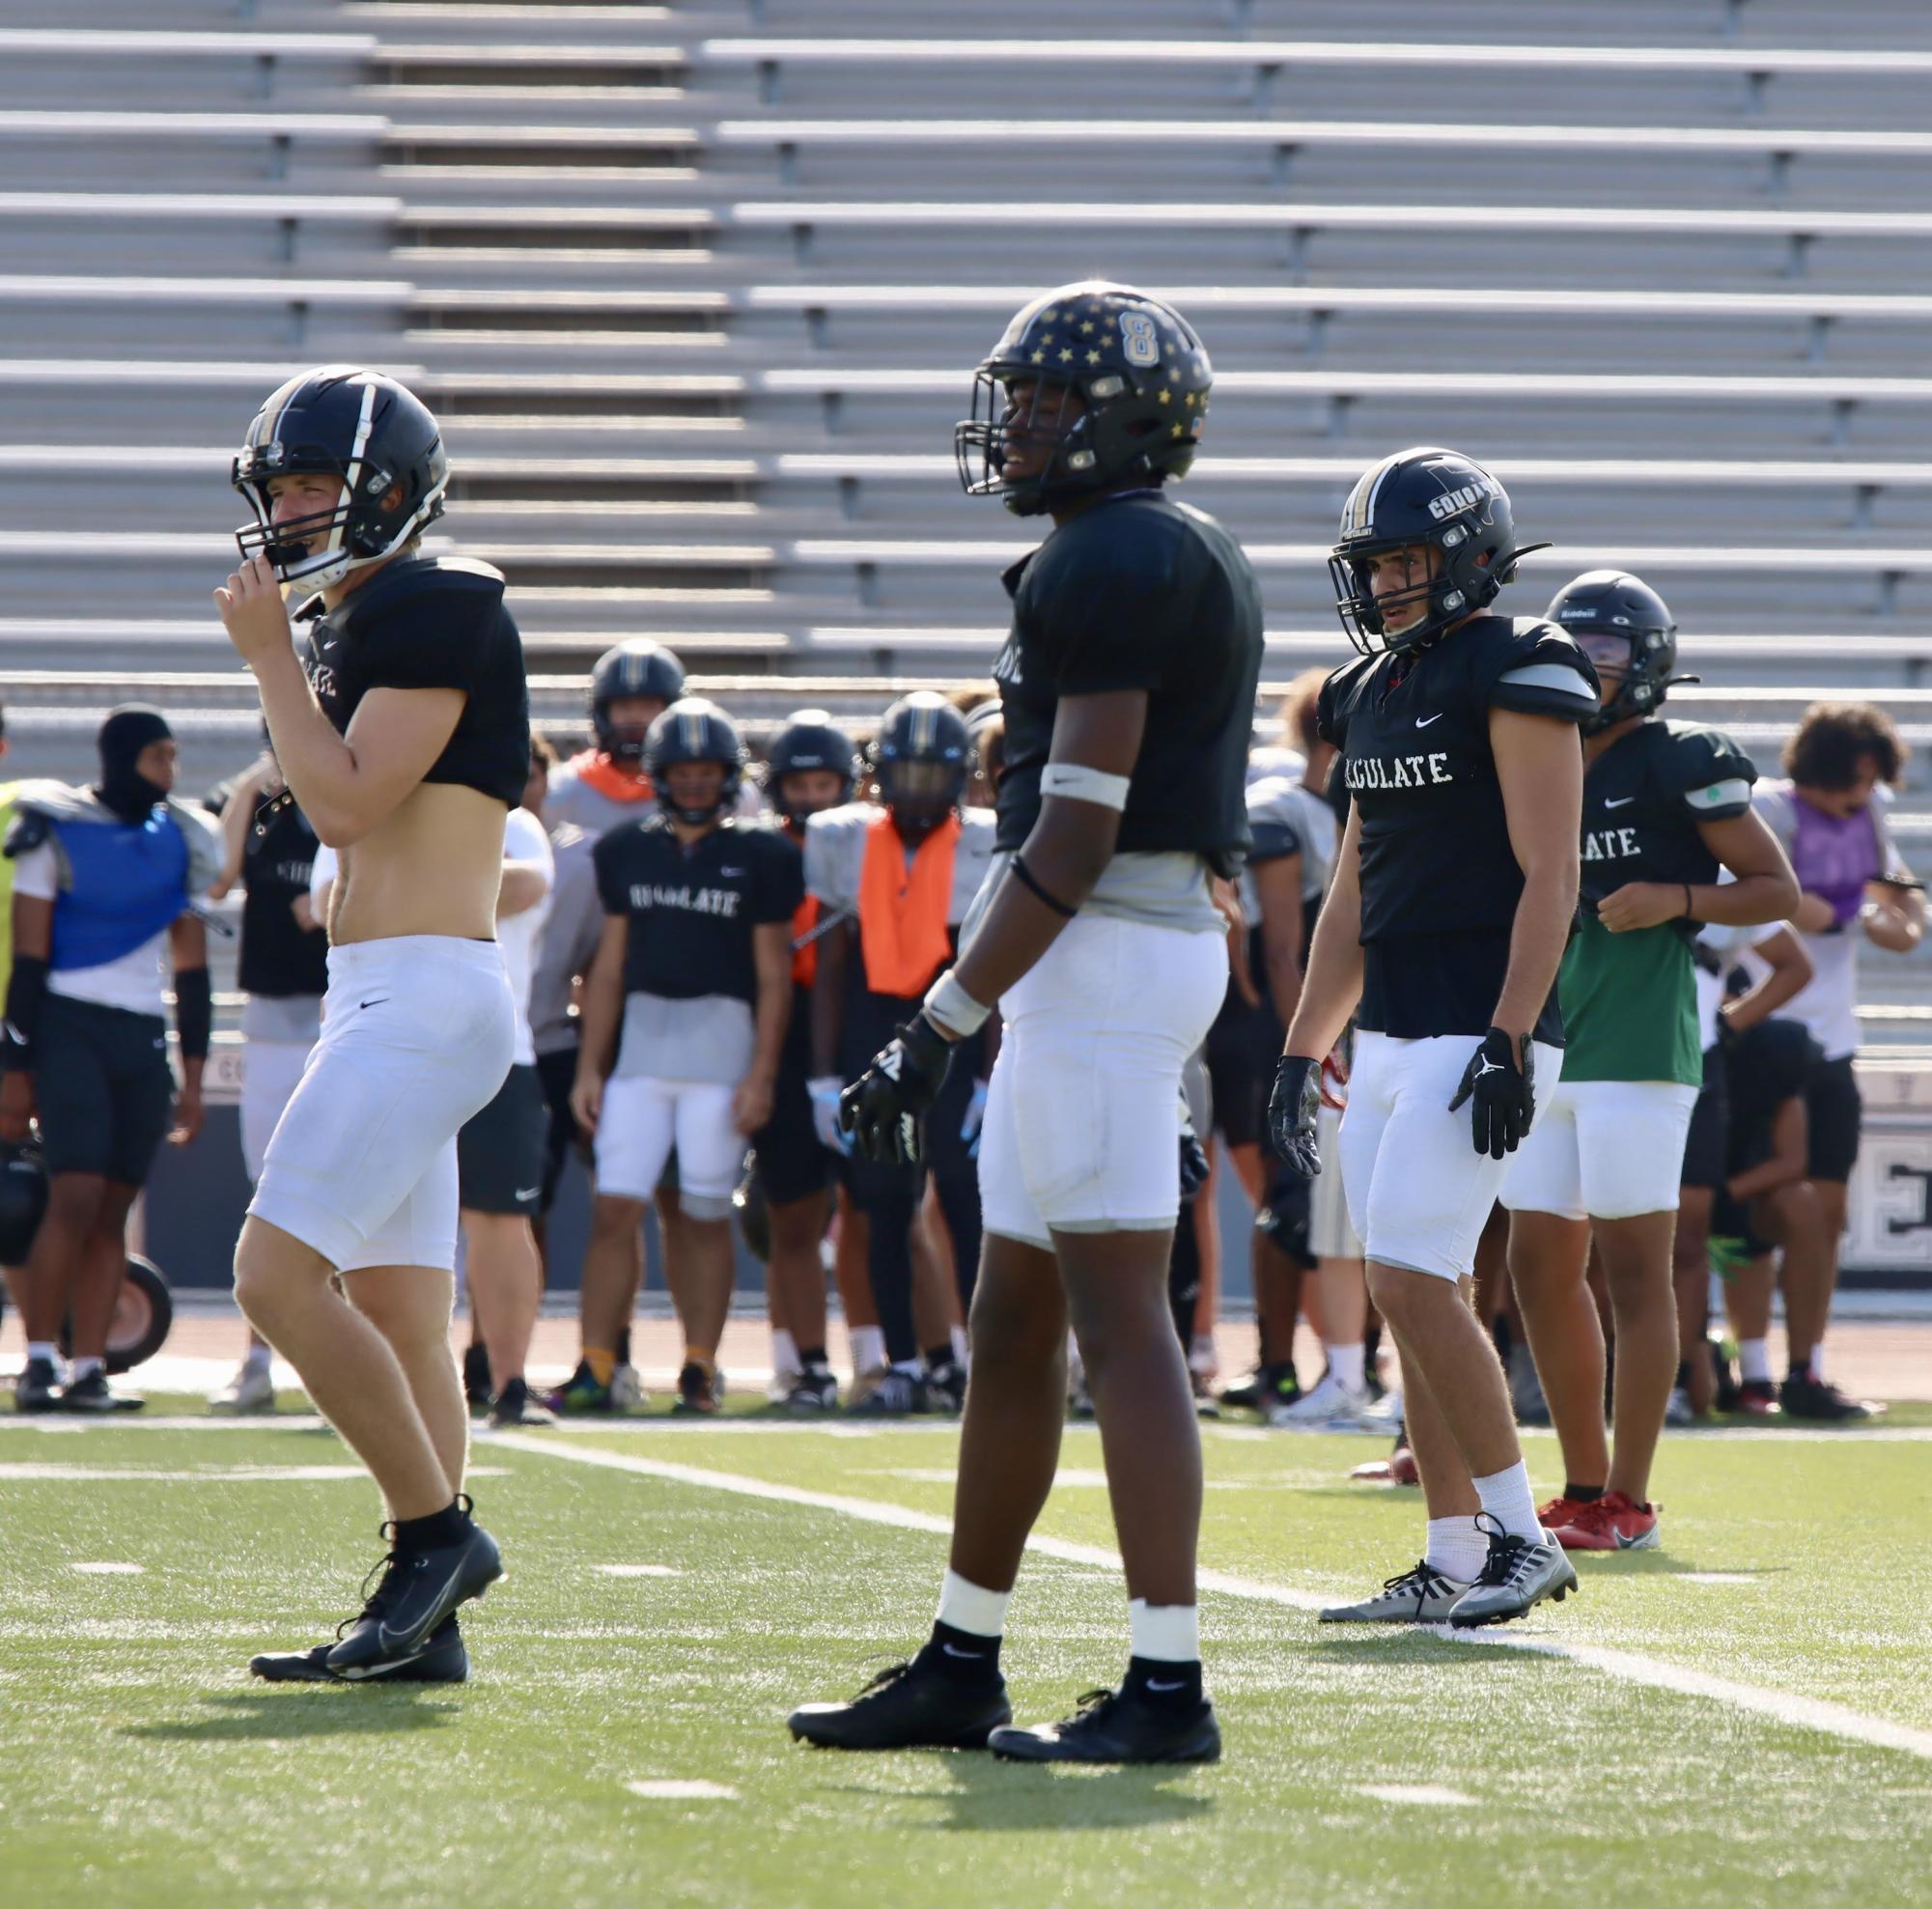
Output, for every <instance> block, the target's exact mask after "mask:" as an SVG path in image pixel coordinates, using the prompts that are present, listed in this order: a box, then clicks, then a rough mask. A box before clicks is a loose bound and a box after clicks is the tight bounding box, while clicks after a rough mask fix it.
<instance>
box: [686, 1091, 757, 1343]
mask: <svg viewBox="0 0 1932 1909" xmlns="http://www.w3.org/2000/svg"><path fill="white" fill-rule="evenodd" d="M732 1092H733V1089H732V1086H731V1084H730V1083H729V1082H726V1081H684V1082H681V1083H680V1085H679V1087H678V1093H677V1102H676V1115H677V1133H678V1203H679V1206H680V1208H681V1209H682V1211H683V1229H682V1230H683V1239H682V1241H681V1245H682V1247H683V1249H684V1262H685V1274H684V1291H683V1295H682V1297H681V1298H680V1300H679V1306H678V1316H679V1318H680V1319H681V1320H682V1321H683V1322H684V1329H685V1344H686V1353H687V1355H695V1356H697V1357H699V1358H700V1359H702V1360H703V1361H706V1362H710V1363H711V1364H714V1365H715V1363H716V1362H717V1348H718V1342H719V1341H720V1340H721V1339H722V1338H723V1337H724V1322H725V1319H726V1318H727V1317H728V1315H729V1314H730V1311H731V1283H732V1251H731V1194H732V1189H733V1188H734V1187H735V1186H736V1185H737V1184H738V1179H739V1175H740V1173H741V1172H742V1168H743V1165H744V1151H745V1141H744V1137H743V1136H742V1134H740V1133H739V1131H738V1129H737V1127H736V1126H734V1125H733V1122H732V1115H731V1098H732Z"/></svg>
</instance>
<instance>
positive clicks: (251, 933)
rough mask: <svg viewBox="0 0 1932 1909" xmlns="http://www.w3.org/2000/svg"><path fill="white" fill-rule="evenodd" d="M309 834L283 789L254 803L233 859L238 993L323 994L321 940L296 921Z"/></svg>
mask: <svg viewBox="0 0 1932 1909" xmlns="http://www.w3.org/2000/svg"><path fill="white" fill-rule="evenodd" d="M315 859H316V831H315V830H314V829H313V828H310V827H309V819H308V817H307V816H305V815H304V814H303V813H302V812H301V810H300V809H299V808H297V807H296V806H295V799H294V796H293V795H292V794H290V792H289V791H288V790H287V789H284V790H283V791H282V792H281V794H280V795H278V796H271V797H269V798H267V799H266V800H261V801H258V802H257V803H256V806H255V816H254V820H253V821H252V823H251V824H250V826H249V829H248V838H247V841H246V843H245V844H244V845H243V848H242V852H241V880H242V882H243V883H244V884H246V885H245V888H244V892H243V894H242V897H241V955H240V959H239V961H238V964H237V974H236V978H237V979H238V981H239V982H240V984H241V989H242V992H243V993H244V994H250V995H262V996H266V997H275V998H280V997H289V996H295V995H322V994H325V993H327V991H328V935H327V933H326V932H325V931H324V930H323V929H321V928H304V927H302V925H301V924H300V923H299V922H298V921H296V919H295V914H294V905H295V903H296V901H297V900H298V899H300V898H301V897H303V896H305V895H306V894H307V893H308V892H309V877H310V875H311V874H312V873H313V872H314V868H315Z"/></svg>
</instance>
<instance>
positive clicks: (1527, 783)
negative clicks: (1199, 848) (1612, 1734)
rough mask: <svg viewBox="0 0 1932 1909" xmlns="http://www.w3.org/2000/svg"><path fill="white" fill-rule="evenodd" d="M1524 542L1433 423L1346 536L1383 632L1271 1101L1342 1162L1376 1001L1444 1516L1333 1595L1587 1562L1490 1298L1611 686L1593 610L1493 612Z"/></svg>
mask: <svg viewBox="0 0 1932 1909" xmlns="http://www.w3.org/2000/svg"><path fill="white" fill-rule="evenodd" d="M1522 554H1523V551H1522V549H1520V548H1519V547H1518V546H1517V544H1516V529H1515V523H1514V521H1513V518H1512V514H1511V511H1510V504H1509V498H1508V496H1507V494H1506V493H1505V492H1504V491H1503V489H1502V487H1501V485H1499V484H1498V482H1497V481H1496V479H1495V478H1494V477H1492V476H1491V475H1490V474H1489V472H1488V471H1486V470H1484V469H1483V468H1482V467H1481V466H1480V465H1478V464H1476V463H1472V462H1471V461H1470V459H1468V458H1466V457H1463V456H1461V455H1460V454H1459V453H1457V452H1455V451H1446V450H1439V449H1430V448H1420V449H1415V450H1408V451H1398V452H1397V453H1396V454H1395V455H1394V456H1392V457H1388V458H1385V459H1384V460H1383V461H1382V462H1381V463H1378V464H1377V465H1375V466H1374V468H1373V469H1371V470H1369V471H1367V472H1366V473H1365V474H1364V475H1363V476H1362V478H1361V480H1360V481H1359V482H1358V484H1357V485H1356V487H1355V489H1354V490H1353V491H1350V493H1349V497H1348V501H1347V503H1346V504H1345V505H1344V506H1343V508H1342V522H1341V536H1340V538H1339V540H1338V541H1337V543H1336V545H1335V547H1334V552H1333V555H1332V556H1331V557H1330V565H1329V568H1330V575H1331V576H1332V577H1333V579H1334V583H1335V587H1336V593H1337V603H1336V608H1337V610H1338V612H1339V614H1340V616H1341V620H1342V627H1343V629H1344V630H1345V631H1346V632H1348V635H1349V637H1350V639H1351V641H1352V642H1353V643H1354V644H1355V646H1356V648H1357V649H1358V650H1359V651H1360V652H1361V653H1362V654H1361V655H1360V656H1359V657H1358V659H1357V660H1355V661H1353V662H1350V663H1345V664H1344V665H1343V666H1342V667H1341V668H1340V669H1338V670H1337V671H1336V672H1335V673H1334V675H1332V676H1331V677H1330V679H1329V681H1328V683H1327V685H1326V686H1325V687H1324V688H1323V690H1322V696H1321V702H1320V706H1319V709H1318V721H1319V723H1320V728H1321V733H1322V735H1323V736H1324V737H1325V738H1326V739H1327V740H1328V741H1330V742H1331V743H1333V744H1335V745H1336V747H1337V748H1339V749H1340V750H1341V752H1342V770H1343V775H1344V778H1345V781H1346V785H1347V787H1348V789H1349V792H1350V794H1351V795H1352V796H1353V798H1354V805H1353V808H1352V809H1351V812H1350V816H1349V823H1348V828H1347V829H1346V831H1345V832H1344V834H1343V837H1342V843H1341V848H1340V850H1339V851H1338V853H1337V855H1336V857H1335V869H1334V876H1333V879H1332V881H1331V883H1330V888H1329V896H1328V900H1327V902H1326V904H1325V905H1324V907H1323V910H1322V914H1321V919H1320V921H1319V922H1318V923H1317V925H1316V929H1315V940H1314V945H1313V946H1312V948H1311V949H1310V950H1309V954H1308V965H1307V972H1306V975H1305V977H1304V979H1303V982H1302V999H1301V1004H1300V1006H1299V1007H1298V1008H1297V1010H1296V1014H1295V1021H1294V1025H1292V1026H1291V1027H1290V1028H1289V1030H1288V1041H1287V1048H1286V1052H1285V1053H1284V1054H1283V1056H1282V1058H1281V1061H1280V1062H1279V1064H1278V1066H1277V1068H1276V1070H1275V1080H1274V1094H1273V1097H1272V1099H1271V1101H1270V1107H1269V1115H1270V1122H1271V1127H1272V1130H1273V1134H1274V1144H1275V1150H1276V1151H1277V1152H1278V1153H1279V1154H1280V1156H1281V1158H1282V1159H1283V1160H1284V1161H1286V1162H1288V1163H1289V1164H1290V1165H1294V1166H1296V1167H1298V1168H1299V1169H1300V1170H1301V1171H1302V1172H1303V1173H1305V1174H1307V1175H1309V1176H1310V1177H1312V1176H1313V1175H1315V1174H1316V1173H1318V1172H1320V1171H1321V1170H1322V1161H1321V1156H1320V1148H1319V1143H1318V1139H1317V1119H1318V1114H1319V1110H1320V1108H1321V1104H1322V1087H1321V1077H1322V1062H1323V1058H1324V1056H1326V1055H1328V1054H1329V1053H1330V1051H1331V1050H1332V1048H1333V1047H1334V1044H1335V1041H1336V1040H1337V1038H1338V1037H1339V1036H1340V1034H1341V1032H1342V1029H1343V1026H1344V1025H1346V1023H1347V1021H1348V1018H1349V1015H1350V1013H1351V1012H1352V1011H1353V1012H1354V1013H1355V1014H1356V1030H1357V1031H1356V1038H1355V1049H1354V1056H1353V1061H1352V1066H1351V1073H1350V1079H1349V1082H1348V1089H1349V1091H1348V1110H1347V1111H1346V1113H1345V1114H1344V1115H1343V1117H1342V1123H1341V1129H1340V1132H1339V1135H1338V1137H1337V1145H1336V1152H1337V1154H1338V1155H1339V1156H1340V1161H1339V1164H1340V1167H1341V1175H1342V1186H1343V1190H1344V1192H1345V1193H1346V1194H1347V1196H1348V1204H1349V1214H1350V1218H1351V1220H1352V1221H1353V1223H1354V1226H1355V1230H1356V1233H1357V1235H1358V1237H1359V1238H1360V1240H1361V1242H1362V1247H1363V1253H1364V1257H1365V1258H1366V1260H1367V1263H1368V1264H1367V1277H1368V1290H1369V1296H1370V1297H1371V1298H1372V1299H1373V1300H1374V1302H1375V1305H1376V1308H1377V1310H1378V1311H1379V1312H1380V1313H1381V1314H1382V1316H1383V1318H1384V1320H1385V1321H1386V1323H1387V1326H1388V1330H1389V1331H1390V1333H1392V1334H1393V1335H1394V1338H1395V1342H1396V1345H1397V1347H1398V1349H1399V1350H1400V1353H1401V1357H1402V1376H1403V1406H1404V1413H1405V1418H1406V1423H1407V1427H1408V1433H1409V1442H1410V1445H1411V1446H1412V1447H1413V1449H1414V1458H1415V1464H1416V1467H1417V1469H1418V1470H1419V1472H1420V1474H1421V1480H1422V1485H1423V1490H1424V1494H1425V1496H1426V1499H1427V1503H1428V1513H1429V1530H1428V1544H1427V1549H1426V1551H1425V1552H1424V1555H1423V1557H1422V1558H1421V1560H1420V1561H1419V1562H1418V1563H1417V1564H1416V1565H1415V1566H1414V1569H1413V1570H1411V1571H1409V1572H1406V1573H1404V1574H1403V1575H1402V1576H1400V1577H1399V1578H1396V1579H1393V1580H1391V1581H1390V1582H1389V1584H1388V1585H1387V1586H1386V1587H1385V1588H1384V1589H1383V1590H1382V1591H1380V1592H1378V1593H1377V1594H1376V1595H1375V1596H1373V1597H1371V1598H1369V1599H1368V1600H1366V1602H1364V1603H1362V1604H1359V1605H1353V1606H1347V1607H1341V1608H1337V1609H1335V1610H1332V1611H1328V1612H1325V1613H1323V1616H1324V1618H1325V1619H1327V1620H1333V1621H1344V1620H1367V1621H1382V1620H1389V1621H1418V1622H1425V1623H1441V1622H1443V1621H1445V1620H1446V1621H1448V1622H1451V1623H1454V1624H1457V1625H1461V1626H1468V1625H1471V1624H1484V1623H1492V1622H1495V1621H1497V1620H1498V1619H1501V1618H1506V1617H1515V1616H1520V1615H1522V1614H1523V1613H1524V1612H1526V1611H1527V1610H1528V1609H1529V1608H1530V1607H1531V1606H1532V1605H1534V1604H1537V1603H1540V1602H1541V1601H1542V1600H1543V1599H1544V1598H1546V1597H1552V1596H1555V1597H1561V1596H1565V1595H1567V1594H1568V1592H1569V1591H1570V1590H1571V1589H1572V1588H1573V1587H1574V1586H1575V1585H1576V1582H1577V1575H1576V1571H1575V1569H1574V1567H1573V1566H1572V1565H1571V1564H1570V1563H1569V1562H1568V1560H1567V1559H1566V1558H1564V1556H1563V1551H1562V1548H1561V1547H1560V1546H1559V1545H1558V1544H1557V1543H1556V1541H1555V1539H1554V1536H1552V1535H1551V1533H1550V1532H1549V1531H1548V1530H1545V1529H1544V1528H1543V1526H1542V1525H1541V1524H1540V1523H1539V1521H1538V1519H1537V1516H1536V1502H1535V1500H1534V1499H1533V1498H1532V1497H1531V1495H1530V1490H1529V1474H1528V1472H1527V1471H1526V1469H1525V1466H1524V1463H1523V1453H1522V1448H1521V1447H1520V1446H1519V1445H1518V1443H1517V1437H1516V1424H1515V1420H1514V1418H1512V1416H1511V1413H1510V1406H1509V1393H1508V1390H1507V1388H1506V1386H1505V1385H1504V1383H1503V1376H1502V1370H1501V1367H1500V1366H1499V1365H1498V1362H1497V1357H1496V1349H1495V1347H1494V1346H1493V1345H1492V1344H1491V1342H1490V1338H1489V1334H1488V1333H1486V1332H1485V1331H1484V1330H1483V1328H1482V1326H1481V1325H1480V1324H1479V1323H1478V1322H1477V1319H1476V1316H1475V1314H1474V1312H1473V1310H1472V1309H1471V1284H1472V1275H1473V1272H1474V1265H1475V1250H1476V1242H1477V1240H1478V1238H1479V1237H1480V1235H1481V1233H1482V1230H1483V1226H1484V1223H1485V1221H1487V1220H1488V1218H1489V1215H1490V1211H1491V1209H1492V1207H1494V1205H1495V1204H1496V1197H1497V1193H1498V1189H1499V1188H1500V1186H1501V1182H1502V1174H1503V1164H1504V1162H1505V1160H1506V1159H1507V1157H1508V1156H1509V1154H1511V1153H1512V1152H1513V1151H1514V1150H1515V1149H1516V1147H1517V1146H1518V1145H1519V1144H1520V1143H1521V1142H1522V1140H1523V1139H1524V1137H1526V1135H1527V1134H1528V1132H1529V1130H1530V1126H1531V1123H1532V1122H1533V1121H1534V1119H1535V1117H1536V1110H1537V1107H1538V1103H1539V1101H1542V1100H1547V1098H1548V1096H1549V1094H1550V1092H1551V1090H1552V1089H1553V1088H1554V1085H1555V1083H1556V1079H1557V1075H1558V1072H1559V1069H1560V1066H1561V1062H1562V1048H1561V1045H1560V1044H1561V1041H1562V1038H1563V1031H1562V1019H1561V1016H1560V1014H1559V1013H1558V1011H1557V1005H1556V968H1557V963H1558V962H1559V961H1560V960H1561V958H1562V953H1563V946H1564V942H1565V940H1567V938H1568V935H1569V930H1570V921H1571V917H1572V914H1573V912H1574V911H1575V908H1576V901H1577V880H1578V859H1579V854H1578V845H1579V830H1580V822H1581V816H1582V783H1583V764H1582V748H1581V747H1580V746H1579V744H1578V740H1577V729H1578V726H1579V725H1580V724H1581V723H1582V722H1583V721H1584V720H1585V719H1586V718H1587V717H1588V716H1590V714H1591V713H1592V712H1593V711H1594V710H1595V709H1596V708H1597V681H1596V676H1595V673H1594V671H1592V669H1591V667H1590V664H1589V661H1588V659H1587V658H1585V657H1584V656H1583V654H1582V651H1581V650H1579V649H1578V648H1577V646H1576V644H1575V643H1574V642H1572V641H1571V640H1570V638H1569V637H1568V636H1566V635H1564V634H1563V632H1561V631H1560V630H1557V629H1556V628H1554V626H1553V625H1551V624H1547V623H1543V622H1540V621H1527V620H1526V621H1523V622H1518V621H1517V620H1516V619H1514V618H1511V617H1504V616H1497V615H1492V614H1490V613H1489V605H1490V604H1491V603H1492V602H1494V600H1495V598H1496V595H1497V592H1498V590H1499V589H1500V588H1501V587H1502V586H1503V585H1504V584H1505V583H1507V582H1508V581H1509V580H1510V578H1511V577H1512V576H1514V574H1515V570H1516V563H1517V559H1518V558H1519V557H1520V556H1521V555H1522ZM1465 1109H1467V1111H1465ZM1458 1116H1460V1117H1458ZM1471 1141H1473V1151H1472V1149H1471Z"/></svg>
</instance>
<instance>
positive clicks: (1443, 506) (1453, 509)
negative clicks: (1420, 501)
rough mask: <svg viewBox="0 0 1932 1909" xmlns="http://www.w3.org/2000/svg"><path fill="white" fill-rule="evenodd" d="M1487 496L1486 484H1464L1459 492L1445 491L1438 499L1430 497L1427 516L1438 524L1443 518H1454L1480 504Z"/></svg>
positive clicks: (1487, 487)
mask: <svg viewBox="0 0 1932 1909" xmlns="http://www.w3.org/2000/svg"><path fill="white" fill-rule="evenodd" d="M1488 495H1489V486H1488V485H1487V484H1465V485H1463V486H1462V487H1461V489H1460V490H1455V491H1444V492H1443V493H1442V496H1440V497H1431V498H1430V499H1429V515H1430V516H1431V517H1433V518H1434V519H1436V520H1437V522H1438V523H1440V522H1441V521H1442V519H1444V518H1445V517H1455V516H1457V515H1459V514H1460V513H1461V512H1463V511H1466V510H1469V509H1470V507H1471V506H1473V505H1475V504H1479V503H1481V502H1482V500H1483V499H1484V498H1485V497H1487V496H1488Z"/></svg>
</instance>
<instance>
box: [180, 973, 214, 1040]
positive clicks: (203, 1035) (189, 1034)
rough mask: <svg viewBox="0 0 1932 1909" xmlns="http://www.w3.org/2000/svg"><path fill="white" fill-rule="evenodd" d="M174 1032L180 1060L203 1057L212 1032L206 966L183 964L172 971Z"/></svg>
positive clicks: (212, 1023) (211, 1000) (211, 997)
mask: <svg viewBox="0 0 1932 1909" xmlns="http://www.w3.org/2000/svg"><path fill="white" fill-rule="evenodd" d="M175 1032H176V1033H178V1034H179V1035H180V1036H181V1037H182V1059H183V1060H206V1059H207V1058H208V1044H209V1038H210V1035H211V1034H212V1033H213V1032H214V996H213V994H212V993H211V992H210V988H209V985H208V969H205V968H183V969H177V971H176V974H175Z"/></svg>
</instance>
